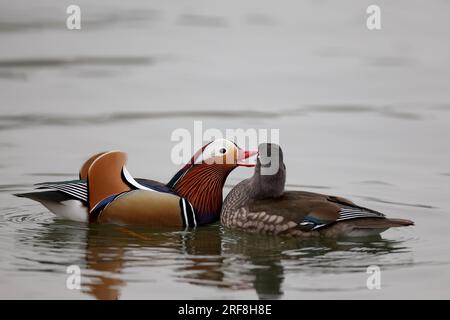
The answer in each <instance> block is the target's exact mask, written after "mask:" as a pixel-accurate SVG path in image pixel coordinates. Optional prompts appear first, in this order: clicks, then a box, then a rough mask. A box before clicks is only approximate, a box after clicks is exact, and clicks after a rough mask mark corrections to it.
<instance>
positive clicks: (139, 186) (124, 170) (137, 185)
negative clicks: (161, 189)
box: [122, 167, 158, 192]
mask: <svg viewBox="0 0 450 320" xmlns="http://www.w3.org/2000/svg"><path fill="white" fill-rule="evenodd" d="M122 173H123V177H124V179H125V181H126V182H128V183H129V184H131V185H132V186H133V187H135V188H136V189H140V190H148V191H153V192H158V191H156V190H153V189H151V188H148V187H146V186H143V185H142V184H140V183H139V182H137V181H136V180H134V178H133V177H132V176H131V174H130V173H129V172H128V170H127V168H125V167H123V168H122Z"/></svg>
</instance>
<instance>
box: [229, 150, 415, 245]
mask: <svg viewBox="0 0 450 320" xmlns="http://www.w3.org/2000/svg"><path fill="white" fill-rule="evenodd" d="M258 151H259V155H258V159H257V164H256V167H255V172H254V175H253V176H252V177H251V178H249V179H246V180H244V181H242V182H240V183H239V184H237V185H236V186H235V187H234V188H233V189H232V190H231V191H230V193H229V194H228V195H227V197H226V198H225V201H224V204H223V207H222V213H221V222H222V224H223V225H225V226H226V227H229V228H233V229H240V230H245V231H248V232H252V233H264V234H275V235H278V234H284V235H291V236H300V237H302V236H306V237H307V236H326V237H338V236H368V235H374V234H379V233H381V232H383V231H385V230H387V229H388V228H391V227H403V226H410V225H413V224H414V223H413V222H412V221H410V220H405V219H390V218H386V216H385V215H384V214H382V213H380V212H378V211H375V210H372V209H368V208H365V207H361V206H359V205H356V204H355V203H353V202H352V201H350V200H347V199H345V198H341V197H336V196H329V195H324V194H319V193H312V192H306V191H285V190H284V184H285V181H286V166H285V164H284V163H283V152H282V150H281V148H280V147H279V146H278V145H276V144H261V145H260V146H259V150H258Z"/></svg>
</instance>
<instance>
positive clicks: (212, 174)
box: [16, 139, 257, 227]
mask: <svg viewBox="0 0 450 320" xmlns="http://www.w3.org/2000/svg"><path fill="white" fill-rule="evenodd" d="M256 153H257V152H256V151H244V150H242V149H240V148H239V147H238V146H237V145H236V144H235V143H233V142H231V141H229V140H225V139H219V140H215V141H213V142H210V143H208V144H206V145H205V146H203V147H202V148H201V149H200V150H198V151H197V152H196V153H195V154H194V156H193V157H192V158H191V160H190V161H189V162H188V163H187V164H186V165H185V166H184V167H183V168H182V169H181V170H179V171H178V172H177V173H176V174H175V175H174V177H173V178H172V179H171V180H170V181H169V182H168V183H167V184H164V183H161V182H158V181H154V180H147V179H134V178H133V177H132V176H131V174H130V173H129V172H128V170H127V169H126V167H125V164H126V161H127V155H126V153H124V152H120V151H110V152H104V153H99V154H96V155H94V156H92V157H91V158H90V159H88V160H87V161H86V162H85V163H84V164H83V166H82V167H81V169H80V172H79V179H78V180H73V181H62V182H46V183H40V184H37V185H36V186H37V188H38V189H47V190H45V191H37V192H31V193H22V194H16V195H17V196H19V197H26V198H29V199H32V200H35V201H38V202H40V203H41V204H43V205H44V206H45V207H47V208H48V209H49V210H50V211H52V212H53V213H55V214H57V215H58V216H62V217H64V218H68V219H72V220H78V221H89V222H97V223H116V224H125V225H128V224H130V225H145V226H153V227H181V226H184V227H187V226H190V227H195V226H197V225H204V224H208V223H212V222H215V221H217V220H218V219H219V217H220V210H221V207H222V189H223V186H224V184H225V180H226V178H227V176H228V175H229V174H230V173H231V171H233V170H234V169H235V168H236V167H238V166H254V164H252V163H248V162H246V159H249V158H250V157H252V156H253V155H255V154H256Z"/></svg>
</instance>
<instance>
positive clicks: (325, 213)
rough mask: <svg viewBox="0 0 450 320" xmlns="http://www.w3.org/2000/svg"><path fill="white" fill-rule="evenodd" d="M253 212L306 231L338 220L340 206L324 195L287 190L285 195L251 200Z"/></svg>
mask: <svg viewBox="0 0 450 320" xmlns="http://www.w3.org/2000/svg"><path fill="white" fill-rule="evenodd" d="M248 210H249V212H251V213H261V212H264V213H265V214H263V215H262V216H264V220H265V221H264V222H269V223H272V224H273V223H275V224H284V223H287V222H290V223H289V225H290V227H295V228H298V229H301V230H304V231H308V230H312V229H315V228H317V227H319V226H325V225H328V224H331V223H334V222H336V220H337V219H338V218H339V212H340V208H339V206H338V205H336V204H334V203H332V202H329V201H327V200H326V198H323V197H311V196H309V195H307V196H305V195H302V194H298V193H295V192H285V193H284V194H283V196H281V197H279V198H272V199H256V200H252V201H250V203H249V204H248ZM265 216H268V217H265Z"/></svg>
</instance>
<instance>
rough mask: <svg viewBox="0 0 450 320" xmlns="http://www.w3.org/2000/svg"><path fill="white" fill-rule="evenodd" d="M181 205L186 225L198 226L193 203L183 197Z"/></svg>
mask: <svg viewBox="0 0 450 320" xmlns="http://www.w3.org/2000/svg"><path fill="white" fill-rule="evenodd" d="M180 207H181V217H182V218H183V224H184V226H186V227H192V228H195V227H196V226H197V220H196V219H195V212H194V208H193V207H192V205H191V203H190V202H189V201H187V200H186V199H184V198H181V199H180Z"/></svg>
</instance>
